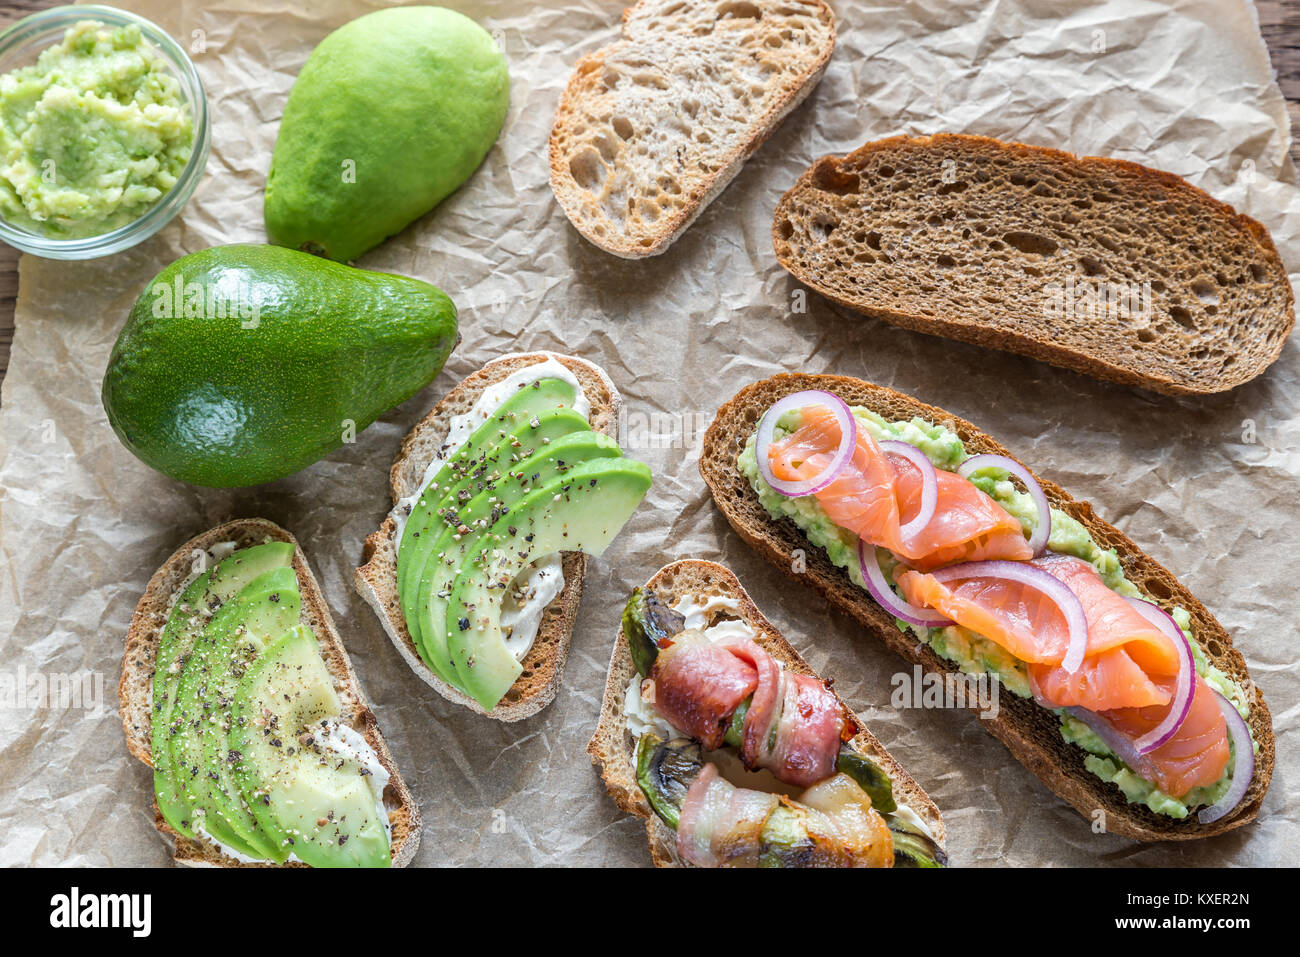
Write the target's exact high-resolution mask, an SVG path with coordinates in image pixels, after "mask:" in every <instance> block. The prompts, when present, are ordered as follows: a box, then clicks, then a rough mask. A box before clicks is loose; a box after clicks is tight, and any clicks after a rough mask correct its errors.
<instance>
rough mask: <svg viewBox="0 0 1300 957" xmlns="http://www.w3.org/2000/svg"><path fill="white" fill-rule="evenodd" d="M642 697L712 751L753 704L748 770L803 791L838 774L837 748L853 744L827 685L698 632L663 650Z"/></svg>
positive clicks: (747, 724)
mask: <svg viewBox="0 0 1300 957" xmlns="http://www.w3.org/2000/svg"><path fill="white" fill-rule="evenodd" d="M643 695H644V696H645V698H646V700H652V701H653V703H654V708H655V711H657V712H658V713H659V715H660V716H661V717H663V718H664V720H666V721H668V723H670V724H671V725H672V726H673V727H675V728H677V729H679V730H681V731H683V732H685V733H686V734H688V735H690V736H691V737H692V738H695V739H696V740H698V741H700V742H701V743H702V744H703V745H704V746H705V747H706V748H708V749H709V750H711V751H713V750H716V749H718V748H720V747H722V745H723V743H724V741H725V740H726V737H727V732H728V730H729V728H730V726H731V725H732V723H733V717H734V716H735V714H736V710H737V709H738V708H739V707H740V706H741V705H742V704H744V703H745V702H746V701H748V702H749V704H748V707H747V709H746V711H745V712H744V719H743V725H742V731H741V740H740V756H741V759H742V760H743V761H744V762H745V767H747V768H749V769H750V770H751V771H753V770H757V769H759V768H767V769H768V770H770V771H771V772H772V773H773V774H774V775H776V778H777V780H780V781H784V782H785V783H787V784H794V785H796V786H798V787H809V786H811V785H813V784H816V783H817V782H818V781H820V780H822V779H823V778H827V777H830V776H831V775H832V774H834V773H835V764H836V761H837V759H838V757H839V753H840V746H841V745H842V744H843V742H844V740H845V738H846V737H852V733H851V730H850V725H849V721H848V719H847V717H846V715H845V713H844V708H843V707H842V706H841V705H840V703H839V700H838V699H837V698H836V697H835V696H834V695H833V694H831V693H830V691H829V690H828V689H827V688H826V686H825V684H823V683H822V682H821V681H820V680H818V679H817V678H814V677H812V676H811V675H800V674H794V673H792V672H789V671H787V670H786V669H785V668H782V667H781V665H780V663H779V662H777V661H776V659H775V658H773V657H772V656H771V655H769V654H768V653H767V652H765V651H764V650H763V649H762V648H760V647H759V646H758V645H757V644H755V643H754V642H753V641H749V640H744V639H732V640H730V641H728V642H726V643H725V644H720V645H718V644H713V643H711V642H710V641H708V640H707V639H705V638H704V637H703V636H702V635H701V634H700V633H699V632H698V631H684V632H682V633H681V634H679V635H677V636H676V637H674V638H673V639H672V641H671V643H669V644H668V646H667V647H666V648H662V649H661V650H660V652H659V655H658V657H657V658H656V659H655V663H654V666H653V667H652V668H651V669H650V675H649V678H648V679H647V684H646V685H645V686H644V690H643ZM846 731H849V733H848V734H846V733H845V732H846Z"/></svg>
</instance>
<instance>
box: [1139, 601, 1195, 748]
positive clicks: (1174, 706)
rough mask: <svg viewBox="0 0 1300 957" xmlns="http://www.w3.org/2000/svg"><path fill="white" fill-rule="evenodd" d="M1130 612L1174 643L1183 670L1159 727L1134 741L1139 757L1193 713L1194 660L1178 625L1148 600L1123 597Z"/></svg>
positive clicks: (1170, 735) (1176, 731)
mask: <svg viewBox="0 0 1300 957" xmlns="http://www.w3.org/2000/svg"><path fill="white" fill-rule="evenodd" d="M1125 601H1127V602H1128V603H1129V604H1130V605H1132V606H1133V609H1134V610H1135V611H1136V612H1137V613H1138V614H1139V615H1141V616H1142V617H1143V618H1145V619H1146V620H1147V621H1149V622H1151V624H1152V625H1154V626H1155V627H1156V628H1159V629H1160V631H1161V632H1162V633H1163V634H1164V635H1166V636H1168V637H1169V639H1170V640H1171V641H1173V643H1174V646H1175V647H1176V648H1178V650H1179V651H1181V652H1182V655H1181V656H1180V657H1181V658H1182V667H1181V668H1179V670H1178V682H1177V684H1176V685H1175V687H1174V698H1173V701H1171V702H1170V703H1169V712H1168V714H1166V715H1165V717H1164V720H1162V721H1161V722H1160V723H1159V724H1158V725H1156V726H1155V727H1154V728H1152V729H1151V730H1150V731H1148V732H1147V733H1146V734H1144V735H1142V737H1140V738H1138V739H1137V741H1135V742H1134V744H1135V746H1136V747H1137V749H1138V751H1140V752H1141V753H1142V754H1150V753H1151V752H1152V751H1154V750H1155V749H1156V748H1158V747H1160V746H1161V745H1162V744H1164V743H1165V742H1167V741H1168V740H1169V739H1170V738H1172V737H1173V736H1174V735H1175V734H1177V733H1178V729H1179V728H1181V727H1182V726H1183V722H1184V721H1186V720H1187V715H1188V713H1189V712H1190V711H1191V710H1192V696H1193V692H1194V691H1195V690H1196V682H1195V680H1194V679H1195V677H1196V659H1195V658H1193V657H1192V645H1191V643H1190V642H1189V641H1188V640H1187V636H1186V635H1184V634H1183V630H1182V629H1181V628H1179V627H1178V623H1177V622H1176V621H1174V619H1173V618H1172V617H1171V616H1170V614H1169V613H1168V612H1167V611H1165V610H1164V609H1163V608H1161V607H1160V606H1159V605H1156V604H1154V603H1152V602H1149V601H1143V600H1142V599H1141V598H1126V599H1125Z"/></svg>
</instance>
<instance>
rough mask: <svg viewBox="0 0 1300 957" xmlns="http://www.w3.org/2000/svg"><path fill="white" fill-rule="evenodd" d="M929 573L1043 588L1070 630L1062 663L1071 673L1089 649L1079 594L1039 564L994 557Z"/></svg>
mask: <svg viewBox="0 0 1300 957" xmlns="http://www.w3.org/2000/svg"><path fill="white" fill-rule="evenodd" d="M930 574H931V575H933V576H934V578H935V581H940V582H948V581H952V580H953V579H954V578H1003V579H1006V580H1008V581H1013V582H1018V583H1019V584H1021V585H1028V586H1029V587H1030V588H1033V589H1035V590H1037V591H1040V592H1042V593H1043V595H1045V596H1046V597H1047V598H1049V599H1050V600H1051V601H1052V602H1053V603H1054V604H1055V605H1056V607H1057V608H1059V609H1060V610H1061V614H1063V615H1064V616H1065V623H1066V626H1067V627H1068V628H1069V630H1070V644H1069V647H1067V648H1066V650H1065V658H1064V659H1062V661H1061V667H1062V668H1064V669H1065V670H1066V671H1067V672H1069V673H1070V674H1074V673H1075V672H1076V671H1078V670H1079V666H1080V665H1082V664H1083V658H1084V655H1085V654H1086V653H1087V651H1088V619H1087V617H1085V615H1084V614H1083V604H1082V602H1080V601H1079V596H1078V595H1076V594H1075V593H1074V592H1072V591H1070V589H1069V588H1067V587H1066V586H1065V583H1064V582H1062V581H1060V580H1059V579H1057V578H1053V577H1052V576H1051V575H1049V574H1048V573H1047V572H1045V571H1043V570H1042V569H1041V568H1037V567H1035V566H1033V565H1030V564H1029V563H1028V562H1011V561H1003V560H1000V559H997V560H993V561H986V562H963V563H962V564H960V565H949V566H948V567H947V568H940V569H938V570H936V571H933V572H931V573H930Z"/></svg>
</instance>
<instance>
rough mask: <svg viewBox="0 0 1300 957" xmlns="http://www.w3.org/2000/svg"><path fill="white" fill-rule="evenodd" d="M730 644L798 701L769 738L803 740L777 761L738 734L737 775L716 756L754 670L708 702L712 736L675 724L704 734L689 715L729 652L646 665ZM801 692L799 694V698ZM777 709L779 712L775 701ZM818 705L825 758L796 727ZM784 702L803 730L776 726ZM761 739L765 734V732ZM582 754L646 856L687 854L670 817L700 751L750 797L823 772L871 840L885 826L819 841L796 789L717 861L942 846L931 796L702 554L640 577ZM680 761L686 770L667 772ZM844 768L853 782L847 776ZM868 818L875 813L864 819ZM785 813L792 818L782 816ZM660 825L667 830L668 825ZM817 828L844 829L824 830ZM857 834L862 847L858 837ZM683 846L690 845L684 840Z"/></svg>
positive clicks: (853, 856) (843, 861)
mask: <svg viewBox="0 0 1300 957" xmlns="http://www.w3.org/2000/svg"><path fill="white" fill-rule="evenodd" d="M732 644H735V645H736V647H737V648H738V649H740V648H743V649H744V654H745V655H746V657H747V658H749V660H752V661H755V663H758V664H759V667H760V674H761V673H762V672H763V671H766V672H767V673H768V674H769V675H771V676H772V677H773V678H774V679H775V680H774V681H773V682H772V687H773V689H774V690H775V689H776V688H778V687H784V688H790V687H791V686H792V684H793V683H794V682H798V683H799V689H800V690H799V693H798V697H797V701H798V705H797V706H796V707H793V708H789V709H785V715H783V716H778V717H777V718H776V719H775V720H773V721H772V736H773V738H776V739H779V738H782V737H784V736H785V735H786V733H787V731H792V737H801V738H803V739H804V743H803V744H799V745H794V746H793V747H789V748H787V747H786V746H785V745H782V746H779V747H778V750H780V751H781V752H783V753H784V754H786V755H789V754H792V753H793V754H797V755H800V756H801V757H797V758H794V759H787V760H784V761H773V760H769V759H764V758H756V757H755V756H754V755H752V754H750V753H748V751H747V747H746V745H745V744H744V743H740V744H739V745H738V746H739V750H740V755H741V760H742V761H744V762H745V764H746V765H749V764H750V763H751V759H754V760H757V761H758V762H759V764H760V765H761V767H762V768H763V769H764V770H762V771H760V772H759V773H757V774H749V773H748V772H747V771H745V770H742V769H741V768H740V767H739V766H738V762H736V761H734V759H733V760H728V759H727V757H726V756H724V755H723V750H724V749H725V748H727V747H733V748H734V747H737V742H736V741H735V740H733V739H734V738H736V737H737V736H744V732H742V731H741V730H740V729H741V726H742V725H743V724H744V723H745V722H746V721H747V720H749V719H750V716H751V715H753V714H755V713H756V711H757V709H758V707H759V706H758V705H757V704H756V702H758V701H759V700H760V699H761V698H762V697H763V696H764V692H763V685H764V684H765V682H763V680H762V679H761V678H760V679H758V682H757V685H756V686H755V687H753V689H752V696H751V697H749V698H746V694H747V693H749V692H750V690H751V685H754V684H755V682H754V681H752V680H751V681H750V682H749V683H748V684H744V685H742V686H737V687H736V690H735V692H734V693H733V694H732V695H731V698H732V699H735V700H740V699H745V700H744V701H742V703H741V705H740V707H738V708H735V709H734V710H733V709H732V704H734V701H730V702H728V703H727V704H725V705H723V706H722V707H720V708H713V709H712V711H713V712H714V713H715V715H716V717H717V718H718V726H717V728H716V731H718V732H722V730H723V726H725V729H726V735H727V736H726V738H725V739H723V740H718V739H719V738H720V734H713V735H712V737H713V738H714V739H715V740H703V741H702V740H699V739H696V740H691V741H689V742H687V741H685V740H682V738H681V735H683V734H685V733H686V732H685V730H684V729H682V727H681V726H682V724H699V725H700V728H699V730H700V731H701V732H702V733H704V734H705V735H706V736H709V733H708V730H706V728H705V726H706V725H708V724H709V722H707V721H705V722H699V721H697V720H694V719H695V718H697V717H698V716H699V715H701V714H702V713H704V712H705V711H707V710H709V705H710V704H711V703H712V704H718V703H719V702H718V701H716V700H714V695H713V693H712V692H711V690H709V689H710V686H712V688H713V689H716V688H717V687H718V686H719V685H720V684H722V683H723V681H722V680H721V676H722V675H723V674H724V673H725V672H726V671H727V670H729V669H734V667H735V665H736V662H735V661H733V660H730V659H727V658H726V657H725V656H722V658H721V661H719V660H717V659H714V660H711V661H709V662H708V663H707V664H706V665H705V667H703V668H702V669H695V668H687V669H677V675H676V676H674V675H670V674H669V673H668V672H667V671H666V670H665V669H663V668H662V667H657V665H659V666H661V665H662V664H663V662H661V661H659V660H657V658H656V656H664V657H667V656H668V655H670V654H671V653H673V652H674V651H675V652H677V653H680V651H681V649H683V648H684V649H686V650H688V651H695V650H699V646H700V645H704V646H706V654H707V653H708V652H710V651H712V652H716V651H717V649H718V648H719V647H726V646H728V645H732ZM751 645H752V647H751ZM656 646H657V647H656ZM679 660H680V659H679ZM689 671H694V673H695V677H694V679H690V680H687V681H685V682H682V681H680V680H678V677H684V676H685V673H686V672H689ZM706 676H707V677H706ZM670 686H671V687H675V688H676V689H678V690H681V691H685V692H687V693H686V694H684V695H680V696H678V695H676V694H674V697H679V699H680V703H681V705H682V706H681V707H679V708H676V709H672V708H670V707H669V706H668V701H669V695H670V690H671V687H670ZM808 692H812V698H810V697H809V696H808V694H807V693H808ZM769 697H770V696H769ZM778 697H780V695H779V694H778ZM813 699H820V700H821V704H820V705H818V704H815V703H813ZM805 705H808V707H805ZM778 710H781V709H780V708H779V706H778ZM665 711H676V712H678V713H679V714H681V717H677V716H674V718H673V720H672V721H671V722H669V721H667V719H666V718H665V717H664V712H665ZM724 712H726V713H724ZM818 712H823V713H824V714H825V715H826V716H827V717H832V716H833V717H834V718H835V721H834V723H833V726H832V727H831V729H830V730H831V732H832V733H831V734H830V735H829V737H827V736H824V735H823V742H822V743H823V744H825V745H826V747H825V748H821V749H820V750H825V751H827V753H828V755H829V758H828V761H826V762H818V761H815V760H813V761H809V760H807V757H808V755H809V753H810V752H812V751H816V750H819V748H818V747H817V746H815V745H809V744H808V742H807V736H808V734H809V733H812V734H816V733H817V732H816V730H815V728H814V727H813V726H815V725H820V724H822V722H821V721H820V720H819V719H818V717H817V714H818ZM691 713H693V716H692V714H691ZM793 713H801V714H803V716H804V718H806V719H808V720H807V721H805V722H800V721H798V720H796V721H795V722H794V723H795V724H800V723H804V724H805V726H804V727H802V728H796V729H788V728H787V726H786V721H785V720H784V719H785V718H786V717H788V716H789V715H790V714H793ZM761 737H763V738H765V737H766V734H764V735H761ZM673 739H676V740H673ZM587 751H588V753H589V754H590V755H591V759H592V761H593V763H595V764H596V765H597V766H598V767H599V768H600V772H601V777H602V778H603V779H604V782H605V787H606V789H607V790H608V791H609V794H610V797H612V798H613V799H614V801H615V803H617V804H618V806H619V808H620V809H622V810H623V811H625V812H626V813H628V814H635V815H637V816H638V817H643V818H645V819H646V835H647V838H648V840H649V842H650V854H651V857H652V858H653V860H654V863H655V865H656V866H657V867H676V866H683V865H684V864H685V863H687V862H686V861H684V860H683V855H682V853H681V851H682V849H683V847H682V845H680V844H679V841H678V837H679V835H680V828H681V825H682V820H683V818H682V815H684V814H689V809H690V808H689V806H690V804H691V803H692V802H691V800H690V799H689V798H688V799H687V800H686V801H685V802H684V801H683V797H685V794H684V792H685V790H686V788H685V787H684V785H686V784H687V783H688V781H689V780H690V778H692V777H698V775H699V774H700V765H701V763H702V760H703V759H704V758H707V759H708V760H709V761H710V764H708V765H706V767H713V766H715V765H714V764H713V763H712V762H714V761H716V762H718V763H719V764H720V765H722V766H724V767H725V768H726V771H725V776H726V777H727V778H732V779H733V780H734V781H735V782H736V784H737V786H738V789H739V791H740V793H742V794H747V795H749V798H750V800H753V799H754V795H753V793H752V790H751V789H755V788H762V789H764V790H765V791H773V792H779V793H785V794H787V795H797V794H798V789H799V788H800V787H808V786H809V785H811V786H810V787H809V788H808V791H805V792H804V795H805V796H806V795H807V794H808V793H810V792H812V791H814V790H817V789H818V788H820V787H822V786H823V785H826V784H827V782H829V781H835V782H836V784H837V785H838V786H842V787H843V788H845V789H846V790H848V791H850V792H852V793H854V794H855V795H857V802H858V803H860V804H864V805H866V806H867V807H869V808H870V809H871V812H872V813H871V814H870V815H869V817H870V818H872V819H873V820H875V823H876V827H875V828H871V827H870V826H868V827H867V828H866V831H867V833H868V835H870V836H871V838H876V837H877V835H878V834H879V832H880V830H883V827H882V825H883V823H884V822H888V831H889V836H884V835H880V837H881V838H883V840H882V841H880V843H879V844H878V843H877V841H876V840H874V839H873V840H869V841H867V842H859V843H858V846H856V847H852V846H851V847H845V846H843V844H841V842H840V841H838V840H825V841H819V840H817V838H816V836H815V834H816V830H818V829H816V828H814V829H811V833H809V831H810V829H809V828H808V827H806V826H805V825H806V823H807V822H808V821H810V820H816V819H817V816H816V815H815V814H809V813H808V812H807V810H806V808H805V807H804V806H803V805H802V802H801V800H800V799H799V798H797V797H790V796H787V798H786V799H785V800H783V801H781V803H780V804H779V805H776V806H766V807H764V809H763V813H766V814H767V820H766V821H765V826H764V827H763V829H762V832H761V834H760V835H757V837H758V842H757V846H754V842H753V838H754V837H755V835H750V840H749V841H741V842H739V845H740V847H741V848H744V849H745V850H746V851H747V856H748V858H749V859H748V860H742V859H738V858H741V857H742V855H737V854H736V853H735V851H736V850H737V849H738V848H737V846H735V845H733V846H732V847H731V852H732V860H731V861H730V862H729V865H728V866H736V865H737V864H741V863H748V864H754V863H757V864H758V866H777V867H791V866H794V867H805V866H845V865H847V864H852V865H853V866H882V865H883V866H891V865H892V866H921V867H934V866H943V865H945V864H946V862H947V858H946V856H945V855H944V852H943V844H944V837H945V830H944V824H943V820H942V818H940V816H939V810H938V808H936V807H935V805H934V802H932V801H931V800H930V798H929V797H928V796H927V795H926V793H925V791H923V790H922V789H921V787H920V786H919V785H918V784H917V783H916V782H915V781H914V780H912V778H911V777H910V776H909V775H908V774H907V772H906V771H904V770H903V769H902V767H900V766H899V764H898V763H897V762H896V761H895V760H894V758H893V757H892V756H891V755H890V754H889V752H888V751H886V750H885V749H884V747H883V746H882V745H881V744H880V742H879V741H877V740H876V738H875V736H874V735H872V734H871V732H870V731H868V730H866V728H865V726H864V725H863V724H862V721H861V720H860V719H858V717H857V716H856V715H854V714H853V712H852V710H851V709H849V707H848V705H846V704H845V703H844V701H843V700H842V699H840V697H839V696H838V695H837V694H835V692H834V690H833V688H831V687H830V685H829V684H828V683H826V682H823V681H822V680H821V679H820V678H819V677H818V676H817V675H815V674H814V673H813V671H812V669H810V668H809V667H808V664H807V662H805V661H804V660H803V658H802V657H801V656H800V655H799V653H798V652H797V651H796V650H795V649H794V647H793V646H791V645H790V643H789V642H788V641H787V640H786V639H785V638H784V637H783V636H782V635H781V634H780V632H778V631H777V630H776V628H775V627H774V626H773V625H772V624H771V622H769V621H768V620H767V619H766V618H765V617H764V616H763V614H762V612H760V611H759V610H758V607H757V606H756V605H755V604H754V602H753V600H752V599H751V598H750V597H749V595H748V594H747V593H746V592H745V590H744V588H742V587H741V584H740V582H739V581H738V580H737V579H736V576H735V575H733V574H732V573H731V571H730V570H728V569H727V568H725V567H723V566H722V565H719V564H717V563H715V562H708V561H699V560H685V561H679V562H674V563H673V564H671V565H667V566H665V567H664V568H662V569H660V570H659V571H658V572H656V573H655V574H654V576H653V577H651V579H650V580H649V581H648V582H646V584H645V586H644V588H639V589H637V590H636V591H635V592H634V593H633V595H632V598H631V599H630V600H629V602H628V605H627V608H626V610H625V611H624V615H623V621H622V625H621V627H620V628H619V633H618V637H617V638H616V639H615V642H614V650H613V653H612V655H611V656H610V664H609V676H608V678H607V679H606V683H605V695H604V700H603V702H602V705H601V713H600V723H599V724H598V726H597V727H596V730H595V733H594V734H593V735H592V738H591V742H590V744H588V746H587ZM782 765H783V766H782ZM810 768H816V770H810ZM683 770H685V771H686V775H685V776H686V777H687V781H683V780H681V779H682V778H683V776H684V775H683ZM836 772H839V773H836ZM845 778H849V779H851V780H852V781H853V782H855V783H854V784H853V785H852V786H850V785H849V784H848V782H847V781H846V780H844V779H845ZM709 786H714V785H713V784H710V785H709ZM858 787H861V789H862V790H863V791H865V793H866V795H867V796H868V798H867V799H864V798H863V795H862V794H859V793H858V791H857V788H858ZM880 815H883V821H881V820H879V819H878V817H879V816H880ZM791 817H796V818H797V819H802V821H796V823H795V826H794V827H790V826H788V825H789V823H790V821H789V818H791ZM782 818H785V819H786V824H787V826H785V827H779V826H778V822H779V820H780V819H782ZM718 823H719V824H721V823H723V822H718ZM722 829H723V828H719V830H722ZM674 830H678V831H679V834H678V835H675V834H674ZM829 830H830V831H836V830H839V831H840V833H847V830H844V829H838V828H834V827H832V828H830V829H829ZM873 831H874V832H875V833H873ZM697 835H698V832H697ZM847 843H852V842H847ZM864 843H865V844H866V845H868V846H863V845H864ZM891 844H892V853H890V848H891ZM746 845H748V847H746ZM872 845H874V846H872ZM882 851H884V853H885V857H884V860H883V861H882V860H881V859H880V855H881V852H882ZM687 856H688V857H692V856H694V855H692V854H691V852H690V850H689V849H687ZM755 857H757V860H755Z"/></svg>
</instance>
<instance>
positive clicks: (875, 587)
mask: <svg viewBox="0 0 1300 957" xmlns="http://www.w3.org/2000/svg"><path fill="white" fill-rule="evenodd" d="M868 548H871V553H870V554H869V555H868V553H867V549H868ZM858 567H859V568H860V569H861V570H862V580H863V581H864V582H866V583H867V591H869V592H870V593H871V597H872V598H874V599H875V600H876V603H877V604H878V605H880V607H881V608H883V609H885V611H887V612H889V613H890V614H891V615H893V616H894V617H895V618H900V619H902V620H903V621H905V622H907V623H908V624H911V625H920V626H922V627H923V628H943V627H944V626H946V625H951V624H952V620H951V619H949V618H945V617H944V616H943V615H941V614H939V613H938V612H936V611H931V610H930V609H928V608H918V607H917V606H916V605H912V604H909V603H908V602H906V601H904V600H903V599H902V598H899V597H898V595H896V594H894V590H893V589H892V588H890V587H889V582H888V581H886V580H885V573H884V572H882V571H881V570H880V550H879V547H878V546H877V547H874V548H873V547H872V546H870V545H868V544H867V543H866V542H864V541H863V540H862V539H860V538H859V539H858Z"/></svg>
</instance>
